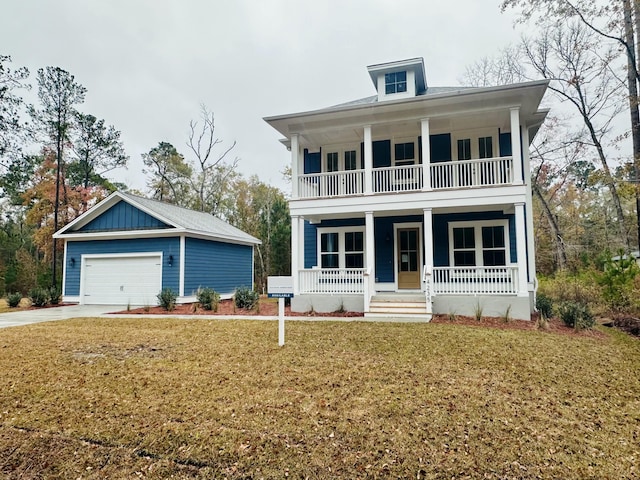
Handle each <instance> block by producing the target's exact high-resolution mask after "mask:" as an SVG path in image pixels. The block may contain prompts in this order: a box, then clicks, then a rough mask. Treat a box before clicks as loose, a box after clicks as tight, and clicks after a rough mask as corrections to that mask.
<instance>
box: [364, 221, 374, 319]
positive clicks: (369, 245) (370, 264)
mask: <svg viewBox="0 0 640 480" xmlns="http://www.w3.org/2000/svg"><path fill="white" fill-rule="evenodd" d="M364 232H365V233H364V237H365V253H366V260H365V268H366V269H367V270H369V272H370V274H369V276H368V277H366V276H365V278H364V281H365V282H366V281H368V282H369V288H368V289H365V292H367V291H368V293H369V295H370V296H372V295H375V293H376V292H375V288H374V285H375V278H376V253H375V248H376V244H375V241H374V222H373V212H365V214H364ZM364 302H365V307H367V310H368V305H369V299H368V298H365V299H364Z"/></svg>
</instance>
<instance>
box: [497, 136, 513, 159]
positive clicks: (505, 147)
mask: <svg viewBox="0 0 640 480" xmlns="http://www.w3.org/2000/svg"><path fill="white" fill-rule="evenodd" d="M498 144H499V146H500V156H501V157H510V156H511V155H512V149H511V132H507V133H502V132H500V133H499V136H498Z"/></svg>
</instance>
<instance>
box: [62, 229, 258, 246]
mask: <svg viewBox="0 0 640 480" xmlns="http://www.w3.org/2000/svg"><path fill="white" fill-rule="evenodd" d="M179 235H188V236H189V237H190V238H200V239H204V240H214V241H219V242H223V243H233V244H235V245H260V244H261V243H262V242H261V241H259V240H258V242H257V243H256V242H251V241H247V240H241V239H238V238H237V237H233V236H224V235H216V234H210V233H203V232H198V231H196V230H188V229H184V228H167V229H154V230H117V231H113V232H92V233H89V232H86V233H69V234H66V233H65V234H61V235H58V236H57V237H56V238H64V239H65V240H73V241H89V240H118V239H129V238H165V237H177V236H179Z"/></svg>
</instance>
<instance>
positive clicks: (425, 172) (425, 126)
mask: <svg viewBox="0 0 640 480" xmlns="http://www.w3.org/2000/svg"><path fill="white" fill-rule="evenodd" d="M420 134H421V135H422V190H424V191H429V190H431V145H430V142H429V119H428V118H423V119H422V120H420ZM425 245H426V244H425Z"/></svg>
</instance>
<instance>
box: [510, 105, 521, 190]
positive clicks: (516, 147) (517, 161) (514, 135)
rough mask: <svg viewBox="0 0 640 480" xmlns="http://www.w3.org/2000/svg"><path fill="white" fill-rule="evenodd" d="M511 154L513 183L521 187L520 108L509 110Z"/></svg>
mask: <svg viewBox="0 0 640 480" xmlns="http://www.w3.org/2000/svg"><path fill="white" fill-rule="evenodd" d="M511 154H512V156H513V176H514V178H513V183H514V184H515V185H522V183H523V182H522V149H521V148H520V108H518V107H514V108H512V109H511Z"/></svg>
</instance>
